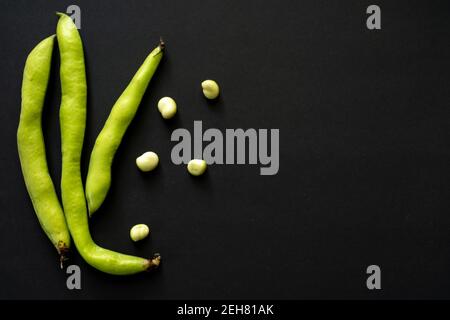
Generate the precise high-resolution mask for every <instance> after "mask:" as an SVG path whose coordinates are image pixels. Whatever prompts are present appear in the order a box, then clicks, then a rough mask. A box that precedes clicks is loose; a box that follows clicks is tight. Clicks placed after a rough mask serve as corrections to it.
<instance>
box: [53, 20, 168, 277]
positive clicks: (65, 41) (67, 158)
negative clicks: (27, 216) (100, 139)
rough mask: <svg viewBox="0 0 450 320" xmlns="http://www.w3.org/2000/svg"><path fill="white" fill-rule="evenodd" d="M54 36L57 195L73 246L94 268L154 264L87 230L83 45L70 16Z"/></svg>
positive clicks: (122, 270) (124, 270) (133, 269)
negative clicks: (107, 245)
mask: <svg viewBox="0 0 450 320" xmlns="http://www.w3.org/2000/svg"><path fill="white" fill-rule="evenodd" d="M58 15H59V21H58V26H57V30H56V35H57V39H58V44H59V51H60V55H61V67H60V74H61V75H60V77H61V92H62V100H61V109H60V125H61V146H62V179H61V194H62V202H63V206H64V212H65V215H66V220H67V224H68V226H69V230H70V233H71V235H72V238H73V241H74V243H75V246H76V247H77V249H78V251H79V253H80V255H81V256H82V257H83V259H84V260H85V261H86V262H87V263H88V264H90V265H91V266H93V267H94V268H96V269H98V270H100V271H103V272H106V273H109V274H115V275H126V274H133V273H138V272H141V271H145V270H148V269H151V268H154V267H157V266H158V265H159V262H160V257H159V255H155V257H154V258H153V259H144V258H139V257H134V256H130V255H124V254H121V253H117V252H114V251H111V250H107V249H104V248H101V247H99V246H98V245H96V244H95V242H94V241H93V240H92V237H91V234H90V232H89V225H88V214H87V208H86V200H85V197H84V190H83V183H82V178H81V171H80V158H81V151H82V148H83V139H84V132H85V126H86V91H87V89H86V74H85V64H84V54H83V45H82V42H81V38H80V35H79V33H78V30H77V28H76V27H75V24H74V23H73V22H72V19H70V17H68V16H67V15H65V14H62V13H60V14H58Z"/></svg>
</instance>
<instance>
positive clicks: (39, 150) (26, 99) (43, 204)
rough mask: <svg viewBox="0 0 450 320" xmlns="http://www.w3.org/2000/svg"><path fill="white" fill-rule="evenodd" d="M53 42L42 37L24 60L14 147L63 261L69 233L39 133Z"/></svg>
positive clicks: (52, 38) (40, 215) (36, 208)
mask: <svg viewBox="0 0 450 320" xmlns="http://www.w3.org/2000/svg"><path fill="white" fill-rule="evenodd" d="M54 42H55V36H54V35H52V36H50V37H48V38H46V39H44V40H42V41H41V42H40V43H39V44H38V45H37V46H36V47H35V48H34V49H33V50H32V51H31V53H30V54H29V55H28V58H27V61H26V63H25V69H24V73H23V81H22V107H21V112H20V122H19V128H18V129H17V147H18V151H19V158H20V165H21V167H22V173H23V177H24V180H25V185H26V187H27V191H28V194H29V195H30V198H31V201H32V203H33V207H34V211H35V212H36V215H37V217H38V219H39V223H40V224H41V227H42V229H43V230H44V231H45V233H46V234H47V236H48V238H49V239H50V241H51V242H52V243H53V245H54V246H55V248H56V250H57V251H58V253H59V255H60V257H61V262H62V261H63V260H64V259H65V254H66V253H67V251H68V249H69V246H70V235H69V229H68V228H67V225H66V220H65V218H64V213H63V210H62V208H61V204H60V203H59V200H58V197H57V195H56V192H55V186H54V185H53V182H52V178H51V177H50V174H49V172H48V166H47V159H46V153H45V144H44V137H43V134H42V110H43V107H44V100H45V94H46V91H47V85H48V79H49V75H50V66H51V59H52V52H53V44H54Z"/></svg>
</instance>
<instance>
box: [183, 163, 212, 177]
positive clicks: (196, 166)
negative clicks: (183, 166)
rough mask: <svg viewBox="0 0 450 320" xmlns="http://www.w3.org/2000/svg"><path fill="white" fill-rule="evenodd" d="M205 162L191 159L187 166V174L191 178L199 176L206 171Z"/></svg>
mask: <svg viewBox="0 0 450 320" xmlns="http://www.w3.org/2000/svg"><path fill="white" fill-rule="evenodd" d="M206 167H207V165H206V161H205V160H200V159H193V160H191V161H189V163H188V165H187V169H188V172H189V173H190V174H191V175H193V176H200V175H202V174H203V173H204V172H205V170H206Z"/></svg>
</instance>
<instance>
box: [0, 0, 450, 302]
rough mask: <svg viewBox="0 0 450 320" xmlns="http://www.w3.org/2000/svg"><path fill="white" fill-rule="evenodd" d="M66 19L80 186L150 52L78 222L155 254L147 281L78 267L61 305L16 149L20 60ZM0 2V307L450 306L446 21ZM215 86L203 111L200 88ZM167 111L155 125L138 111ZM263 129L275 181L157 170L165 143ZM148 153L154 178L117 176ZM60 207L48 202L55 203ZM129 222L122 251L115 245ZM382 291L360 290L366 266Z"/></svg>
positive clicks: (56, 154) (253, 170)
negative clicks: (81, 135) (140, 93)
mask: <svg viewBox="0 0 450 320" xmlns="http://www.w3.org/2000/svg"><path fill="white" fill-rule="evenodd" d="M70 4H77V5H79V6H80V8H81V12H82V20H81V28H82V29H81V31H80V32H81V36H82V39H83V42H84V47H85V56H86V64H87V76H88V90H89V97H88V120H87V128H86V139H85V151H84V160H83V164H82V166H83V172H84V174H85V173H86V168H87V165H88V160H89V154H90V150H91V149H92V146H93V144H94V141H95V138H96V136H97V134H98V132H99V131H100V129H101V127H102V126H103V123H104V121H105V119H106V117H107V115H108V113H109V111H110V108H111V106H112V105H113V103H114V101H115V100H116V99H117V97H118V96H119V95H120V93H121V92H122V90H123V89H124V88H125V86H126V85H127V83H128V81H129V80H130V78H131V76H132V75H133V74H134V72H135V71H136V70H137V68H138V67H139V65H140V64H141V63H142V61H143V59H144V58H145V56H146V55H147V54H148V53H149V52H150V51H151V49H152V48H153V47H154V46H155V45H156V44H157V41H158V39H159V36H160V35H161V36H163V38H164V40H165V42H166V44H167V54H166V56H165V58H164V61H163V62H162V64H161V66H160V68H159V70H158V72H157V74H156V76H155V77H154V79H153V81H152V83H151V84H150V86H149V89H148V91H147V94H146V96H145V97H144V99H143V101H142V104H141V106H140V109H139V111H138V114H137V116H136V118H135V119H134V121H133V122H132V124H131V126H130V127H129V129H128V131H127V134H126V136H125V138H124V140H123V142H122V145H121V146H120V149H119V151H118V153H117V155H116V158H115V161H114V166H113V184H112V187H111V190H110V193H109V195H108V197H107V200H106V201H105V203H104V205H103V206H102V208H101V209H100V210H99V212H97V214H96V215H95V217H94V218H93V219H92V220H91V231H92V234H93V237H94V239H95V240H96V241H97V242H98V243H99V244H101V245H103V246H105V247H107V248H111V249H115V250H118V251H122V252H126V253H133V254H137V255H141V256H148V255H150V254H151V253H153V252H160V253H161V254H162V256H163V265H162V267H161V269H160V270H158V271H157V272H156V273H153V274H141V275H137V276H131V277H114V276H109V275H105V274H102V273H100V272H98V271H96V270H94V269H93V268H91V267H89V266H88V265H86V264H85V263H84V262H83V261H82V259H81V258H80V257H79V256H78V254H76V250H73V251H74V252H75V253H74V254H73V256H72V262H71V263H74V264H78V265H79V266H80V267H81V270H82V290H79V291H69V290H67V288H66V274H65V272H64V271H61V270H60V269H59V266H58V262H57V257H56V254H55V252H54V249H53V248H52V246H51V244H50V242H49V241H48V239H47V238H46V236H45V235H44V233H43V232H42V230H41V229H40V227H39V225H38V222H37V219H36V218H35V216H34V213H33V209H32V206H31V203H30V201H29V198H28V196H27V193H26V190H25V186H24V183H23V178H22V176H21V172H20V165H19V161H18V156H17V148H16V139H15V134H16V128H17V124H18V119H19V112H20V86H21V78H22V71H23V66H24V62H25V59H26V56H27V54H28V53H29V51H30V50H31V49H32V48H33V47H34V45H35V44H36V43H37V42H38V41H40V40H41V39H43V38H44V37H46V36H48V35H49V34H52V33H54V32H55V26H56V21H57V18H56V16H55V15H54V12H55V11H65V9H66V8H67V6H68V5H70ZM370 4H372V1H318V0H309V1H298V0H297V1H285V0H284V1H265V2H264V3H263V2H262V1H211V0H208V1H200V0H192V1H102V2H100V1H2V2H1V9H0V30H1V38H0V41H1V42H0V43H1V49H0V61H1V62H0V64H1V73H0V74H1V76H0V77H1V78H0V79H1V80H0V81H1V82H0V88H1V89H0V90H1V101H2V104H1V106H0V117H1V126H0V134H1V144H2V146H1V153H0V166H1V167H0V172H1V185H0V188H1V189H0V190H1V193H0V206H1V214H0V298H3V299H12V298H14V299H17V298H30V299H46V298H56V299H60V298H70V299H79V298H130V299H133V298H151V299H186V298H192V299H213V298H225V299H228V298H234V299H240V298H253V299H260V298H267V299H299V298H370V299H371V298H387V299H390V298H450V276H449V270H450V250H449V249H450V248H449V247H450V212H449V208H450V198H449V193H450V170H449V164H450V130H449V125H450V108H449V105H450V95H449V92H448V86H449V84H450V76H449V67H450V62H449V56H450V45H449V35H450V18H449V13H450V4H449V3H448V1H376V4H378V5H379V6H380V7H381V11H382V30H378V31H369V30H368V29H367V28H366V25H365V22H366V18H367V15H366V13H365V11H366V8H367V6H368V5H370ZM58 65H59V58H58V54H57V52H56V53H55V59H54V64H53V70H52V77H51V80H50V83H51V84H50V87H49V91H48V99H47V100H48V102H47V104H46V111H45V115H44V128H45V129H44V130H45V139H46V145H47V153H48V161H49V167H50V171H51V174H52V176H53V178H54V181H55V184H56V185H57V186H58V188H57V189H59V179H60V169H61V156H60V132H59V120H58V109H59V103H60V85H59V77H58V72H59V70H58ZM206 78H213V79H216V80H217V81H218V82H219V84H220V86H221V89H222V95H221V98H220V100H219V101H218V102H216V103H213V104H211V103H208V102H207V101H206V100H205V99H204V97H203V96H202V94H201V90H200V82H201V81H202V80H204V79H206ZM162 96H171V97H173V98H174V99H175V100H176V101H177V103H178V106H179V113H178V115H177V117H176V118H175V119H173V120H172V121H168V122H167V121H163V119H162V118H161V117H160V115H159V113H158V111H157V108H156V104H157V101H158V100H159V98H161V97H162ZM194 120H202V121H203V127H204V129H206V128H211V127H214V128H219V129H223V130H224V129H225V128H269V129H270V128H279V129H280V171H279V173H278V174H277V175H275V176H260V175H259V166H255V165H228V166H226V165H221V166H220V165H215V166H210V167H209V169H208V173H207V175H206V176H204V177H202V178H200V179H195V178H192V177H190V176H189V175H188V174H187V172H186V169H185V166H175V165H173V164H172V162H171V160H170V151H171V149H172V147H173V146H174V143H172V142H171V141H170V135H171V132H172V131H173V130H174V129H175V128H178V127H184V128H187V129H189V130H191V131H192V128H193V121H194ZM147 150H153V151H155V152H157V153H158V154H159V156H160V160H161V163H160V166H159V168H158V169H157V170H156V171H155V172H153V173H150V174H142V173H140V172H139V171H138V170H137V169H136V166H135V158H136V157H137V156H138V155H140V154H141V153H142V152H144V151H147ZM58 192H59V190H58ZM136 223H147V224H148V225H150V227H151V229H152V234H151V236H150V238H148V239H146V240H145V241H144V242H142V243H138V244H134V243H132V242H131V241H130V240H129V236H128V232H129V228H130V227H131V226H132V225H134V224H136ZM371 264H377V265H379V266H380V267H381V270H382V290H379V291H369V290H367V288H366V277H367V275H366V273H365V271H366V267H367V266H368V265H371Z"/></svg>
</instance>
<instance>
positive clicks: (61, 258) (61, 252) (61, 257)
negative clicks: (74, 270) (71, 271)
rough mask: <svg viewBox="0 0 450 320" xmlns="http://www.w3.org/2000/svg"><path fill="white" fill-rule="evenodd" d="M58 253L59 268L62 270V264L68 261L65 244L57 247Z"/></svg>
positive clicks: (67, 250) (67, 251)
mask: <svg viewBox="0 0 450 320" xmlns="http://www.w3.org/2000/svg"><path fill="white" fill-rule="evenodd" d="M58 253H59V266H60V267H61V269H63V268H64V262H65V261H67V260H69V258H68V255H69V248H68V247H67V246H66V244H65V243H62V244H60V245H58Z"/></svg>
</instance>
